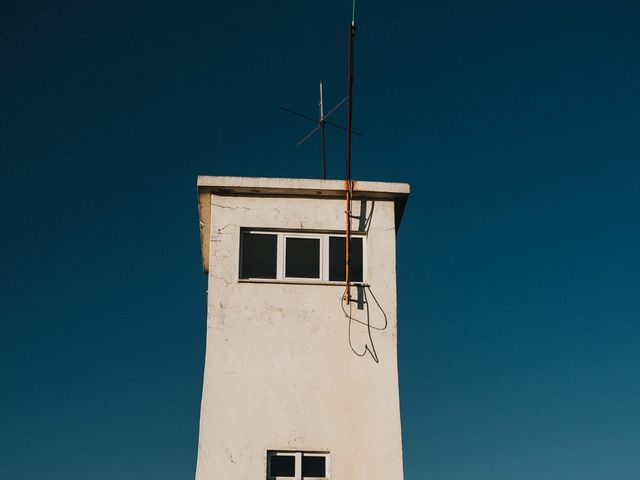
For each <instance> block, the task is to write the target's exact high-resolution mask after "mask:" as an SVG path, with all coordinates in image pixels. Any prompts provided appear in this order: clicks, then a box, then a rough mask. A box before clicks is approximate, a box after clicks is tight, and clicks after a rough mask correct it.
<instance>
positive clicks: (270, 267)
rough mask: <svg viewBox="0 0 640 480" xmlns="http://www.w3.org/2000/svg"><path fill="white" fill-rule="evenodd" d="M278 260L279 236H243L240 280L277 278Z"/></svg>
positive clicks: (261, 234) (258, 234)
mask: <svg viewBox="0 0 640 480" xmlns="http://www.w3.org/2000/svg"><path fill="white" fill-rule="evenodd" d="M277 260H278V236H277V235H275V234H263V233H244V234H243V235H242V258H241V260H240V278H276V275H277V265H278V262H277Z"/></svg>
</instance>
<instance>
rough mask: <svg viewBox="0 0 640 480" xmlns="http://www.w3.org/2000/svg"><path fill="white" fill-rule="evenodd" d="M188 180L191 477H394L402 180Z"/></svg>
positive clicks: (398, 462)
mask: <svg viewBox="0 0 640 480" xmlns="http://www.w3.org/2000/svg"><path fill="white" fill-rule="evenodd" d="M353 185H354V186H353V200H352V218H351V231H352V237H351V238H352V242H351V262H350V263H351V272H350V279H351V296H352V300H351V302H350V303H349V304H348V305H347V304H346V302H345V298H344V293H345V265H344V263H345V225H346V216H345V182H344V181H337V180H301V179H275V178H246V177H199V178H198V207H199V214H200V237H201V246H202V261H203V267H204V270H205V272H207V273H208V280H209V281H208V301H207V351H206V362H205V370H204V386H203V392H202V410H201V417H200V442H199V447H198V464H197V470H196V478H197V479H198V480H259V479H276V478H277V479H298V480H300V479H303V478H305V479H319V478H326V479H331V480H401V479H402V478H403V472H402V438H401V431H400V403H399V396H398V369H397V354H396V340H397V334H396V333H397V320H396V263H395V258H396V255H395V253H396V252H395V245H396V232H397V229H398V226H399V224H400V220H401V218H402V213H403V210H404V207H405V204H406V202H407V198H408V196H409V185H407V184H400V183H378V182H354V184H353Z"/></svg>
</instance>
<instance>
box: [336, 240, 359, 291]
mask: <svg viewBox="0 0 640 480" xmlns="http://www.w3.org/2000/svg"><path fill="white" fill-rule="evenodd" d="M345 243H346V239H345V237H329V280H331V281H335V282H344V281H345V256H346V252H345V247H346V245H345ZM350 253H351V262H350V266H349V280H350V281H351V282H362V238H361V237H351V252H350Z"/></svg>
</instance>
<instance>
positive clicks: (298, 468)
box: [267, 451, 331, 480]
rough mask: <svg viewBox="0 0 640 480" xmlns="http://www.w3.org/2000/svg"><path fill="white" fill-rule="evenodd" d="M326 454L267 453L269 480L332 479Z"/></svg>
mask: <svg viewBox="0 0 640 480" xmlns="http://www.w3.org/2000/svg"><path fill="white" fill-rule="evenodd" d="M329 467H330V465H329V454H328V453H326V452H292V451H269V452H267V480H280V479H283V480H284V479H295V480H301V479H310V480H321V479H329V478H331V477H330V476H329V475H330V474H329Z"/></svg>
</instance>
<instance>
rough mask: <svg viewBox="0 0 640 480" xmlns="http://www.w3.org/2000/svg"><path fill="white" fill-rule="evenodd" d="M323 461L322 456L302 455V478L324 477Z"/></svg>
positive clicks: (324, 467)
mask: <svg viewBox="0 0 640 480" xmlns="http://www.w3.org/2000/svg"><path fill="white" fill-rule="evenodd" d="M325 463H326V462H325V457H324V456H309V455H304V456H303V457H302V478H307V477H325V476H326V471H327V469H326V466H325Z"/></svg>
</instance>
